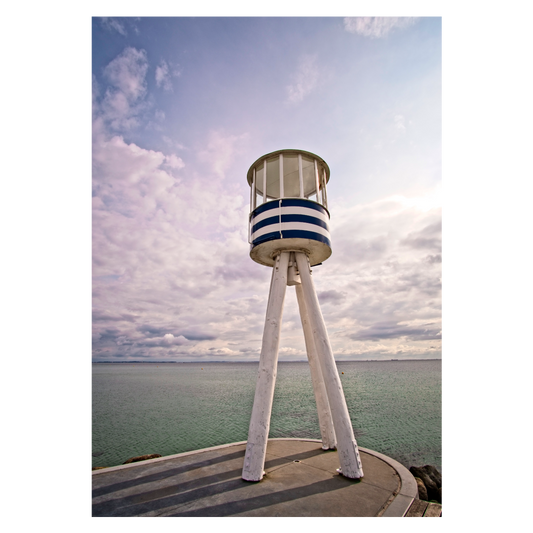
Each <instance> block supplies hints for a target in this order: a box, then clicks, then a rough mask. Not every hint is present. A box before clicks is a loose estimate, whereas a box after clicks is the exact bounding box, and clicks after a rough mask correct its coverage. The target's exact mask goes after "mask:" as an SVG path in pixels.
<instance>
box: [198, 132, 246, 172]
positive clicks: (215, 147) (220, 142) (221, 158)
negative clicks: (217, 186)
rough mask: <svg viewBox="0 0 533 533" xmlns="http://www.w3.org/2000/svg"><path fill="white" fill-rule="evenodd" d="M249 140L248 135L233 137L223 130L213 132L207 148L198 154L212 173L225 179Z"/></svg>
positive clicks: (209, 137)
mask: <svg viewBox="0 0 533 533" xmlns="http://www.w3.org/2000/svg"><path fill="white" fill-rule="evenodd" d="M247 139H248V134H247V133H243V134H241V135H232V134H228V133H226V132H224V131H222V130H211V131H210V132H209V134H208V139H207V146H206V148H205V149H204V150H202V151H200V152H199V153H198V157H199V159H200V160H202V161H203V162H204V163H207V164H208V166H209V170H210V171H211V172H213V173H214V174H216V175H217V176H218V177H219V178H221V179H223V178H224V177H225V175H226V172H227V170H228V169H229V167H230V165H231V164H232V162H233V160H234V158H235V156H236V155H237V154H240V153H242V152H243V150H244V146H243V143H244V142H245V141H246V140H247Z"/></svg>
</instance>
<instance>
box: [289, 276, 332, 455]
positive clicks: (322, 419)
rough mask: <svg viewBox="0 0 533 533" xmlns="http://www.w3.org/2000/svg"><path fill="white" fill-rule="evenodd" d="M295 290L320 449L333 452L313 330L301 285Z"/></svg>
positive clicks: (329, 418) (329, 411) (325, 393)
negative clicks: (309, 374) (313, 394)
mask: <svg viewBox="0 0 533 533" xmlns="http://www.w3.org/2000/svg"><path fill="white" fill-rule="evenodd" d="M295 289H296V298H297V299H298V307H299V308H300V318H301V319H302V327H303V330H304V338H305V348H306V350H307V358H308V359H309V367H310V369H311V379H312V381H313V390H314V392H315V400H316V407H317V411H318V424H319V426H320V434H321V435H322V448H323V449H324V450H334V449H335V447H336V445H337V439H336V438H335V429H334V427H333V419H332V417H331V409H330V407H329V401H328V395H327V392H326V386H325V385H324V378H323V377H322V369H321V368H320V362H319V361H318V356H317V353H316V347H315V341H314V339H313V330H312V328H311V325H310V324H309V316H308V314H307V308H306V307H305V300H304V296H303V289H302V285H301V284H298V285H295Z"/></svg>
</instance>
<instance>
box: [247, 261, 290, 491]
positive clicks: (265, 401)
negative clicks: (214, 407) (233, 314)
mask: <svg viewBox="0 0 533 533" xmlns="http://www.w3.org/2000/svg"><path fill="white" fill-rule="evenodd" d="M288 264H289V252H282V253H281V254H280V255H279V256H278V257H277V259H276V263H275V265H274V266H273V267H272V281H271V283H270V294H269V297H268V305H267V312H266V318H265V329H264V331H263V343H262V346H261V356H260V359H259V373H258V375H257V382H256V386H255V397H254V406H253V409H252V417H251V419H250V428H249V430H248V443H247V445H246V453H245V455H244V466H243V469H242V478H243V479H244V480H246V481H260V480H261V479H262V478H263V473H264V472H263V468H264V466H265V455H266V448H267V440H268V431H269V429H270V414H271V412H272V400H273V397H274V385H275V384H276V374H277V365H278V351H279V334H280V329H281V318H282V315H283V302H284V300H285V292H286V289H287V268H288Z"/></svg>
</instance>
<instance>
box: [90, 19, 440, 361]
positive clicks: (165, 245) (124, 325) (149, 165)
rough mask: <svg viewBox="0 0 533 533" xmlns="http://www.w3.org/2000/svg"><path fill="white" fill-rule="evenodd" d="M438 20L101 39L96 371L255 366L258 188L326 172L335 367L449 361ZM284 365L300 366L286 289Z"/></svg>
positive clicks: (131, 24)
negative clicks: (270, 163) (261, 166)
mask: <svg viewBox="0 0 533 533" xmlns="http://www.w3.org/2000/svg"><path fill="white" fill-rule="evenodd" d="M441 43H442V35H441V19H440V18H439V17H418V18H414V17H403V18H394V17H387V18H385V17H360V18H338V17H313V18H298V17H226V18H222V17H212V18H211V17H202V18H194V17H163V18H103V17H94V18H93V19H92V93H93V97H92V116H93V118H92V136H93V138H92V265H93V266H92V280H93V281H92V291H93V296H92V304H93V336H92V349H93V360H94V361H128V360H143V361H151V360H153V361H156V360H157V361H208V360H217V361H257V360H258V359H259V353H260V348H261V338H262V331H263V326H264V318H265V311H266V305H267V298H268V292H269V284H270V275H271V269H270V268H269V267H264V266H261V265H258V264H256V263H254V262H253V261H252V260H251V259H250V257H249V244H248V242H247V231H248V226H247V220H248V213H249V195H250V189H249V186H248V184H247V181H246V174H247V171H248V168H249V167H250V165H251V164H252V163H253V162H254V161H255V160H256V159H258V158H259V157H260V156H262V155H264V154H266V153H268V152H271V151H274V150H279V149H282V148H299V149H302V150H306V151H309V152H312V153H315V154H317V155H319V156H320V157H322V158H323V159H324V160H325V161H326V162H327V163H328V165H329V167H330V170H331V177H330V181H329V184H328V203H329V210H330V214H331V223H330V230H331V241H332V249H333V253H332V256H331V257H330V258H329V259H328V260H327V261H326V262H324V263H323V265H321V266H317V267H315V268H314V269H313V279H314V283H315V286H316V290H317V294H318V297H319V301H320V304H321V309H322V313H323V315H324V320H325V323H326V326H327V329H328V332H329V336H330V342H331V345H332V349H333V352H334V355H335V358H336V359H337V360H366V359H390V358H395V359H413V358H414V359H419V358H421V359H427V358H440V357H441V334H442V333H441V328H442V323H441V261H442V254H441V179H442V176H441V168H442V161H441V153H442V148H441V145H442V137H441V128H442V111H441V107H442V106H441V97H442V90H441V85H442V75H441V71H442V61H441V56H442V45H441ZM279 359H280V361H296V360H306V353H305V345H304V339H303V332H302V326H301V322H300V318H299V314H298V307H297V302H296V297H295V291H294V288H292V287H288V288H287V296H286V300H285V307H284V312H283V323H282V331H281V341H280V351H279Z"/></svg>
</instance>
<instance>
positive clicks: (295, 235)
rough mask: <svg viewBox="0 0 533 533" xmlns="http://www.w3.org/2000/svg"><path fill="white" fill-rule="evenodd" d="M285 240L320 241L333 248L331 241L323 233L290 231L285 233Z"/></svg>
mask: <svg viewBox="0 0 533 533" xmlns="http://www.w3.org/2000/svg"><path fill="white" fill-rule="evenodd" d="M283 238H284V239H310V240H312V241H320V242H323V243H325V244H327V245H328V246H329V247H330V248H331V241H330V240H329V239H328V238H327V237H325V236H324V235H322V234H321V233H315V232H314V231H304V230H300V229H290V230H288V231H284V232H283Z"/></svg>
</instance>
